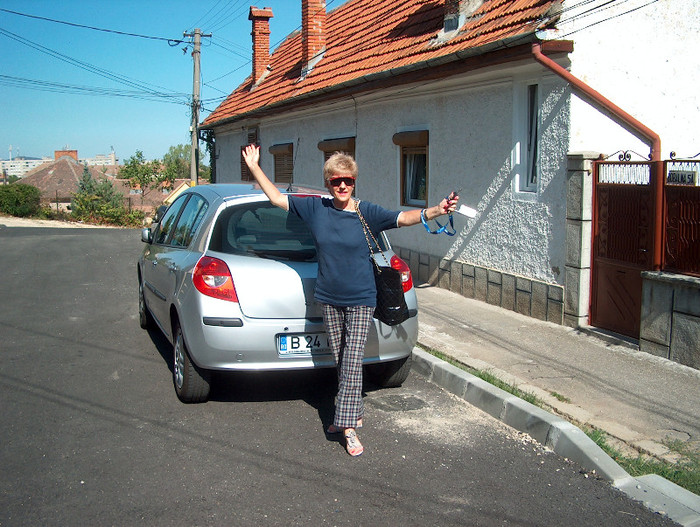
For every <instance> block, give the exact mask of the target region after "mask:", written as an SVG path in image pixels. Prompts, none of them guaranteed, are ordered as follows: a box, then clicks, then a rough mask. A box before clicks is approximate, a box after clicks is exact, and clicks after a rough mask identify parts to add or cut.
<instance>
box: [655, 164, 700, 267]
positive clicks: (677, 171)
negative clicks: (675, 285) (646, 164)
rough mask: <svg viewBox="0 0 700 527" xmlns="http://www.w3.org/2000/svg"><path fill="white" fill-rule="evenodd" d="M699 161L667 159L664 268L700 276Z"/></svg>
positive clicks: (665, 170)
mask: <svg viewBox="0 0 700 527" xmlns="http://www.w3.org/2000/svg"><path fill="white" fill-rule="evenodd" d="M699 171H700V161H677V160H673V161H666V162H665V167H664V174H665V183H666V184H665V186H664V257H663V270H664V271H671V272H675V273H680V274H689V275H694V276H700V181H698V172H699Z"/></svg>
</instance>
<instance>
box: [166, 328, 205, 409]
mask: <svg viewBox="0 0 700 527" xmlns="http://www.w3.org/2000/svg"><path fill="white" fill-rule="evenodd" d="M174 342H175V344H174V345H173V384H174V385H175V393H177V396H178V398H179V399H180V400H181V401H182V402H183V403H202V402H204V401H206V400H207V399H208V398H209V390H210V373H209V372H208V371H206V370H202V369H201V368H198V367H197V366H195V365H194V363H193V362H192V360H191V359H190V355H189V352H188V351H187V345H186V344H185V339H184V338H183V336H182V330H181V329H180V326H177V327H176V328H175V341H174Z"/></svg>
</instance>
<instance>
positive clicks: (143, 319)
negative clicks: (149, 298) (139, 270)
mask: <svg viewBox="0 0 700 527" xmlns="http://www.w3.org/2000/svg"><path fill="white" fill-rule="evenodd" d="M139 324H140V325H141V327H142V328H143V329H150V328H152V327H154V326H155V321H154V320H153V315H151V312H150V311H149V310H148V307H147V306H146V300H145V299H144V297H143V280H141V279H139Z"/></svg>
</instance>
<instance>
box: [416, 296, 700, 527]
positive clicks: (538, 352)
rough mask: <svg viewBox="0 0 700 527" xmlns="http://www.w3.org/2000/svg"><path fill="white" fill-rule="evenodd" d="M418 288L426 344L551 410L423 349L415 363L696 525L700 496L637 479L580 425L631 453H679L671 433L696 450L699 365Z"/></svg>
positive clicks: (657, 506) (667, 455) (628, 489)
mask: <svg viewBox="0 0 700 527" xmlns="http://www.w3.org/2000/svg"><path fill="white" fill-rule="evenodd" d="M416 294H417V296H418V305H419V310H418V320H419V327H420V330H419V335H418V343H419V344H420V345H421V346H423V347H425V348H429V349H433V350H437V351H439V352H441V353H443V354H444V355H445V356H447V357H450V358H452V359H454V360H456V361H458V362H460V363H462V364H465V365H466V366H469V367H471V368H474V369H478V370H484V371H488V372H490V373H492V374H493V375H494V376H496V377H497V378H499V379H500V380H502V381H505V382H507V383H510V384H514V385H515V386H517V387H518V388H519V389H521V390H523V391H525V392H530V393H532V394H534V395H535V396H537V398H538V399H540V400H541V401H543V402H544V403H545V404H546V405H548V406H549V407H550V408H551V411H549V412H545V411H541V410H540V409H538V408H536V407H534V406H532V405H529V404H528V403H525V402H522V401H520V400H515V399H517V398H514V397H512V396H509V395H508V394H505V392H501V391H500V390H499V389H498V388H495V387H490V385H487V383H484V382H483V381H481V380H480V379H475V378H474V377H472V376H471V375H469V374H464V373H463V372H460V370H457V369H456V368H452V367H451V366H449V365H446V364H445V363H442V361H438V360H435V359H434V358H432V356H430V355H428V354H424V353H421V352H420V351H419V350H417V351H414V368H415V369H416V370H418V371H419V372H422V373H424V374H426V375H428V376H429V377H430V378H431V379H432V380H433V381H434V382H437V383H438V384H442V385H443V387H444V388H446V389H448V390H449V391H452V392H453V393H456V394H458V395H461V396H462V397H464V398H465V399H467V400H468V401H470V402H472V404H475V405H476V406H478V407H480V408H481V409H482V410H485V411H486V412H488V413H490V414H491V415H494V416H495V417H498V418H500V419H501V420H503V421H505V422H508V421H512V422H508V424H511V426H515V427H516V428H519V429H520V430H521V431H526V432H528V433H530V435H532V436H533V437H535V439H537V440H538V441H540V442H542V443H546V444H548V446H551V444H555V443H558V444H556V446H555V447H553V449H554V450H555V451H556V452H557V453H559V454H560V455H564V456H565V457H569V458H570V459H573V460H578V461H581V462H582V464H583V465H584V468H586V469H587V470H591V469H598V470H597V471H596V472H597V474H598V475H600V476H601V477H604V478H605V479H608V480H609V481H611V482H612V483H613V484H614V485H615V486H617V487H618V488H620V489H621V490H623V492H626V493H627V494H628V495H630V496H632V497H634V498H635V499H639V500H640V501H643V502H645V503H646V504H647V505H648V506H649V507H650V508H652V509H653V510H659V511H662V510H666V511H668V508H669V507H675V506H677V507H679V509H678V510H677V511H676V513H675V514H670V516H671V517H672V519H676V521H678V520H679V519H680V520H681V521H679V523H681V524H682V525H698V526H700V497H698V496H696V495H694V494H692V493H690V492H688V491H685V490H684V489H681V488H680V487H676V488H674V487H675V486H674V485H673V484H671V483H670V482H667V481H666V480H664V479H663V478H659V477H658V476H643V477H641V478H631V477H630V476H629V475H628V474H627V473H626V472H625V471H624V470H622V469H621V468H620V467H619V466H618V465H617V464H616V463H614V462H613V461H612V460H611V459H610V458H609V457H607V455H605V454H604V453H603V452H602V450H600V449H599V448H598V447H597V445H595V444H594V443H593V442H592V441H591V440H590V439H588V438H587V437H586V436H585V435H584V434H583V433H582V432H581V431H580V430H579V428H578V427H581V426H583V425H591V426H593V427H596V428H599V429H601V430H603V431H605V432H606V433H607V434H609V435H610V436H611V437H612V438H614V439H613V441H612V443H613V446H615V447H618V449H620V450H623V451H625V450H627V451H629V452H630V453H632V454H633V455H636V452H637V451H639V452H643V453H647V454H651V455H654V456H656V457H659V458H663V459H667V460H670V461H674V460H675V459H676V458H675V455H674V453H673V452H671V451H670V450H669V449H668V447H667V446H666V445H665V443H666V442H668V441H669V440H680V441H682V442H684V443H686V444H687V445H689V446H690V447H691V448H692V449H693V450H694V451H700V371H699V370H695V369H693V368H689V367H686V366H682V365H680V364H676V363H674V362H671V361H668V360H664V359H661V358H659V357H655V356H653V355H650V354H647V353H644V352H640V351H638V350H637V349H636V346H634V345H632V344H630V343H628V342H625V341H623V340H618V339H614V338H611V337H604V336H601V335H597V334H594V333H593V332H592V331H581V330H576V329H573V328H568V327H565V326H559V325H556V324H552V323H548V322H541V321H538V320H535V319H533V318H530V317H525V316H523V315H519V314H518V313H515V312H512V311H508V310H505V309H502V308H499V307H495V306H491V305H489V304H487V303H485V302H480V301H477V300H472V299H468V298H464V297H462V296H460V295H458V294H455V293H452V292H450V291H447V290H445V289H440V288H438V287H433V286H429V285H427V284H421V285H418V286H417V287H416ZM440 363H441V364H440ZM499 392H500V393H499ZM567 421H568V423H573V424H574V425H576V426H571V425H569V424H568V423H567ZM568 452H571V454H572V455H568ZM586 465H588V466H586ZM667 484H668V485H667ZM672 503H673V504H674V505H672ZM679 503H680V504H679ZM678 511H680V512H678ZM674 516H675V518H674Z"/></svg>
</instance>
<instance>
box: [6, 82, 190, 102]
mask: <svg viewBox="0 0 700 527" xmlns="http://www.w3.org/2000/svg"><path fill="white" fill-rule="evenodd" d="M0 84H2V85H5V86H10V87H14V88H24V89H31V90H39V91H47V92H53V93H66V94H84V95H96V96H105V97H126V98H132V99H144V100H149V101H158V102H167V103H173V104H182V105H189V101H186V100H185V101H183V98H187V97H189V95H188V94H185V93H153V92H148V91H136V90H118V89H112V88H103V87H101V86H80V85H76V84H65V83H59V82H50V81H44V80H39V79H27V78H24V77H13V76H10V75H1V74H0Z"/></svg>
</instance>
